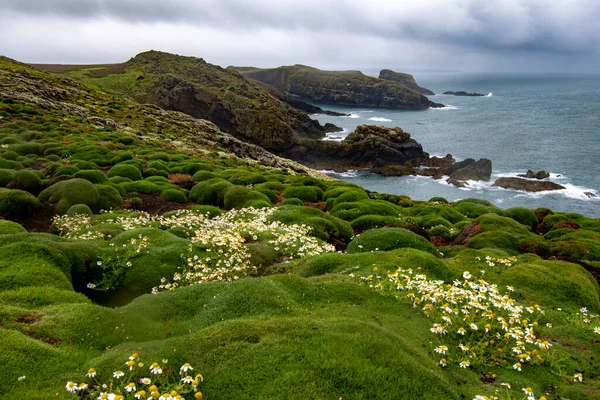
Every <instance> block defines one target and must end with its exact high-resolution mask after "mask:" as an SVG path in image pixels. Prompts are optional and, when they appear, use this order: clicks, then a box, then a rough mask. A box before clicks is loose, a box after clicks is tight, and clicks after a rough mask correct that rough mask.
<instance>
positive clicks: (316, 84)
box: [228, 65, 442, 110]
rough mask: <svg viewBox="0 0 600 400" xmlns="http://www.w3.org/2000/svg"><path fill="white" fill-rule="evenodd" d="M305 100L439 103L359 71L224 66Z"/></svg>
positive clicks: (413, 105) (387, 104) (412, 104)
mask: <svg viewBox="0 0 600 400" xmlns="http://www.w3.org/2000/svg"><path fill="white" fill-rule="evenodd" d="M228 69H235V70H237V71H239V72H240V73H242V74H243V75H244V76H245V77H247V78H251V79H255V80H258V81H261V82H264V83H267V84H269V85H271V86H273V87H275V88H277V89H278V90H280V91H282V92H283V93H286V94H288V95H289V96H290V98H296V99H298V100H301V101H305V102H314V103H322V104H336V105H346V106H360V107H382V108H399V109H417V110H418V109H426V108H430V107H442V105H441V104H437V103H434V102H432V101H430V100H429V99H428V98H427V97H425V96H424V95H423V94H421V93H419V92H418V91H416V90H413V89H411V88H409V87H407V86H406V85H405V84H403V83H400V82H394V81H390V80H385V79H379V78H374V77H371V76H367V75H365V74H363V73H362V72H360V71H323V70H319V69H317V68H313V67H308V66H305V65H292V66H283V67H278V68H271V69H261V68H254V67H228Z"/></svg>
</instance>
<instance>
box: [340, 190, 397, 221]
mask: <svg viewBox="0 0 600 400" xmlns="http://www.w3.org/2000/svg"><path fill="white" fill-rule="evenodd" d="M342 196H344V195H342ZM342 196H340V197H338V199H340V198H341V197H342ZM331 215H334V216H336V217H338V218H341V219H343V220H345V221H352V220H354V219H356V218H358V217H362V216H363V215H382V216H389V217H399V216H400V215H401V209H400V207H398V206H396V205H394V204H392V203H388V202H387V201H382V200H370V199H368V200H359V201H355V202H342V203H337V204H336V205H335V206H334V207H333V209H331Z"/></svg>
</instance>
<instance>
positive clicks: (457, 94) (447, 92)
mask: <svg viewBox="0 0 600 400" xmlns="http://www.w3.org/2000/svg"><path fill="white" fill-rule="evenodd" d="M444 94H448V95H452V96H472V97H476V96H484V95H483V94H481V93H467V92H464V91H462V90H459V91H458V92H451V91H449V90H448V91H446V92H444Z"/></svg>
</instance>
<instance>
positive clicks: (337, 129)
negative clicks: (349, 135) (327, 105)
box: [323, 122, 344, 133]
mask: <svg viewBox="0 0 600 400" xmlns="http://www.w3.org/2000/svg"><path fill="white" fill-rule="evenodd" d="M323 128H324V129H325V133H332V132H342V131H343V130H344V128H340V127H339V126H337V125H334V124H332V123H331V122H326V123H325V125H323Z"/></svg>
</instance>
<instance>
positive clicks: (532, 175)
mask: <svg viewBox="0 0 600 400" xmlns="http://www.w3.org/2000/svg"><path fill="white" fill-rule="evenodd" d="M518 176H520V177H521V178H529V179H546V178H550V173H549V172H546V171H544V170H541V171H538V172H533V171H532V170H530V169H528V170H527V173H526V174H519V175H518Z"/></svg>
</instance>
